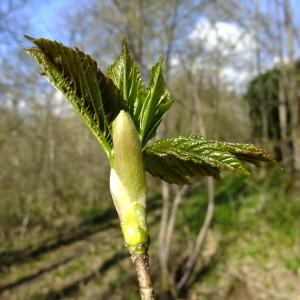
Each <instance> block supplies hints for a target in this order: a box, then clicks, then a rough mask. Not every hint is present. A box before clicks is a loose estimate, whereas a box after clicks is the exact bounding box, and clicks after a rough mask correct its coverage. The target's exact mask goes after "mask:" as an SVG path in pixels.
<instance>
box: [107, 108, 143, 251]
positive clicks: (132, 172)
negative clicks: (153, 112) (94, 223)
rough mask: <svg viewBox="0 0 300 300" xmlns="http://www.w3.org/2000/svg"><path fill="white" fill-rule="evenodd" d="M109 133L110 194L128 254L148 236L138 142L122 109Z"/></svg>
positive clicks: (141, 161) (140, 152)
mask: <svg viewBox="0 0 300 300" xmlns="http://www.w3.org/2000/svg"><path fill="white" fill-rule="evenodd" d="M112 136H113V154H114V163H113V167H112V169H111V174H110V190H111V194H112V197H113V200H114V204H115V207H116V209H117V212H118V215H119V218H120V221H121V228H122V232H123V235H124V239H125V243H126V245H127V247H128V249H129V251H130V252H131V253H132V254H137V253H144V252H145V250H147V248H148V245H149V236H148V232H147V223H146V179H145V171H144V165H143V158H142V146H141V141H140V138H139V135H138V132H137V130H136V128H135V125H134V123H133V121H132V119H131V117H130V115H129V114H128V113H126V112H125V111H121V112H120V113H119V115H118V116H117V118H116V119H115V121H114V122H113V124H112Z"/></svg>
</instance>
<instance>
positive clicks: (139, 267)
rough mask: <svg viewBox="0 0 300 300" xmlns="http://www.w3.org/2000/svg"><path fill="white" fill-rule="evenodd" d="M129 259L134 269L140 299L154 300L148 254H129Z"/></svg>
mask: <svg viewBox="0 0 300 300" xmlns="http://www.w3.org/2000/svg"><path fill="white" fill-rule="evenodd" d="M131 260H132V263H133V264H134V266H135V269H136V273H137V278H138V281H139V286H140V294H141V299H142V300H154V291H153V287H152V283H151V275H150V267H149V256H148V254H133V255H131Z"/></svg>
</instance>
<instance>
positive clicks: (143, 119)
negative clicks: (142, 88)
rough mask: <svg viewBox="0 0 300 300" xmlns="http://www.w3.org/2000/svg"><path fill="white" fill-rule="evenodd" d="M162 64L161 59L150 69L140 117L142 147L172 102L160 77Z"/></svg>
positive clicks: (162, 78)
mask: <svg viewBox="0 0 300 300" xmlns="http://www.w3.org/2000/svg"><path fill="white" fill-rule="evenodd" d="M162 63H163V57H161V58H160V60H159V61H158V62H157V64H156V65H155V66H154V67H153V68H152V70H151V79H150V83H149V87H148V88H147V90H146V93H145V97H144V100H143V106H142V111H141V116H140V134H141V136H142V144H143V145H145V144H146V143H147V141H148V140H150V139H151V138H152V137H153V136H154V135H155V134H156V129H157V127H158V126H159V124H160V122H161V120H162V117H163V115H164V114H165V113H166V112H167V110H168V109H169V108H170V107H171V105H172V104H173V102H174V100H173V99H172V98H171V96H170V93H169V91H168V90H167V88H166V84H165V81H164V77H163V75H162Z"/></svg>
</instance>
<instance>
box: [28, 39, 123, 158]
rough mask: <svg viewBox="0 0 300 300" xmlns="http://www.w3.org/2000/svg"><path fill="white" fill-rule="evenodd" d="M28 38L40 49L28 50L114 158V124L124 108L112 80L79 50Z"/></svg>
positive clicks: (52, 42) (107, 152) (53, 42)
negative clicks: (112, 129)
mask: <svg viewBox="0 0 300 300" xmlns="http://www.w3.org/2000/svg"><path fill="white" fill-rule="evenodd" d="M27 38H28V39H29V40H31V41H32V42H33V43H35V44H36V46H37V47H34V48H29V49H26V51H27V52H28V53H29V54H30V55H31V56H33V58H34V59H35V60H36V61H37V62H38V64H39V65H40V66H41V68H42V69H43V73H44V74H45V75H46V77H47V79H48V80H49V81H50V82H51V83H52V84H53V85H54V86H55V87H56V88H57V89H58V90H59V91H60V92H61V93H62V94H63V95H64V97H65V98H66V100H67V101H68V102H69V103H70V104H71V105H72V106H73V108H74V109H75V110H76V111H77V112H78V113H79V114H80V116H81V118H82V119H83V121H84V123H85V124H86V125H87V126H88V127H89V129H90V130H91V131H92V132H93V134H94V135H95V136H96V137H97V139H98V141H99V142H100V144H101V146H102V147H103V149H104V151H105V152H106V154H107V155H108V157H109V158H111V149H112V140H111V123H112V121H113V120H114V118H115V117H116V116H117V115H118V113H119V112H120V110H121V109H122V107H123V101H122V98H121V96H120V95H119V91H118V89H117V88H116V87H115V85H114V83H113V82H112V80H111V79H109V78H107V77H105V76H104V74H103V73H102V72H101V71H100V70H99V69H98V68H97V63H96V62H95V61H94V60H93V59H92V58H91V57H90V56H89V55H87V54H85V53H83V52H82V51H80V50H79V49H77V48H75V49H73V48H68V47H66V46H64V45H62V44H60V43H58V42H55V41H49V40H47V39H34V38H31V37H27Z"/></svg>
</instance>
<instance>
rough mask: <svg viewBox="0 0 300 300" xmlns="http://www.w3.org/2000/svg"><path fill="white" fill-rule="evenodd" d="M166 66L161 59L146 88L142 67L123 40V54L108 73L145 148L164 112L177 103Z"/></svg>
mask: <svg viewBox="0 0 300 300" xmlns="http://www.w3.org/2000/svg"><path fill="white" fill-rule="evenodd" d="M162 63H163V58H162V57H161V58H160V60H159V61H158V63H157V64H156V65H155V66H154V67H153V68H152V71H151V79H150V84H149V87H148V88H147V89H145V87H144V84H143V81H142V76H141V71H140V68H139V66H138V65H137V64H136V62H135V61H134V60H133V58H132V57H131V56H130V53H129V50H128V46H127V44H126V42H125V41H123V45H122V52H121V54H120V55H119V57H118V58H117V59H116V61H115V62H114V63H113V64H112V65H111V66H110V67H109V68H108V72H107V76H108V77H110V78H111V79H112V80H113V82H114V84H115V85H116V86H117V87H118V88H119V89H120V91H121V95H122V96H123V98H124V100H125V103H126V106H127V111H128V112H129V113H130V115H131V117H132V119H133V121H134V123H135V126H136V128H137V129H138V131H139V133H140V137H141V140H142V145H143V146H144V145H145V144H146V143H147V141H148V140H149V139H151V138H152V137H153V136H154V135H155V133H156V129H157V127H158V126H159V124H160V122H161V119H162V117H163V115H164V113H165V112H166V111H167V110H168V109H169V108H170V106H171V105H172V104H173V102H174V101H173V100H172V99H171V97H170V93H169V92H168V90H167V88H166V85H165V82H164V78H163V75H162Z"/></svg>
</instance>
